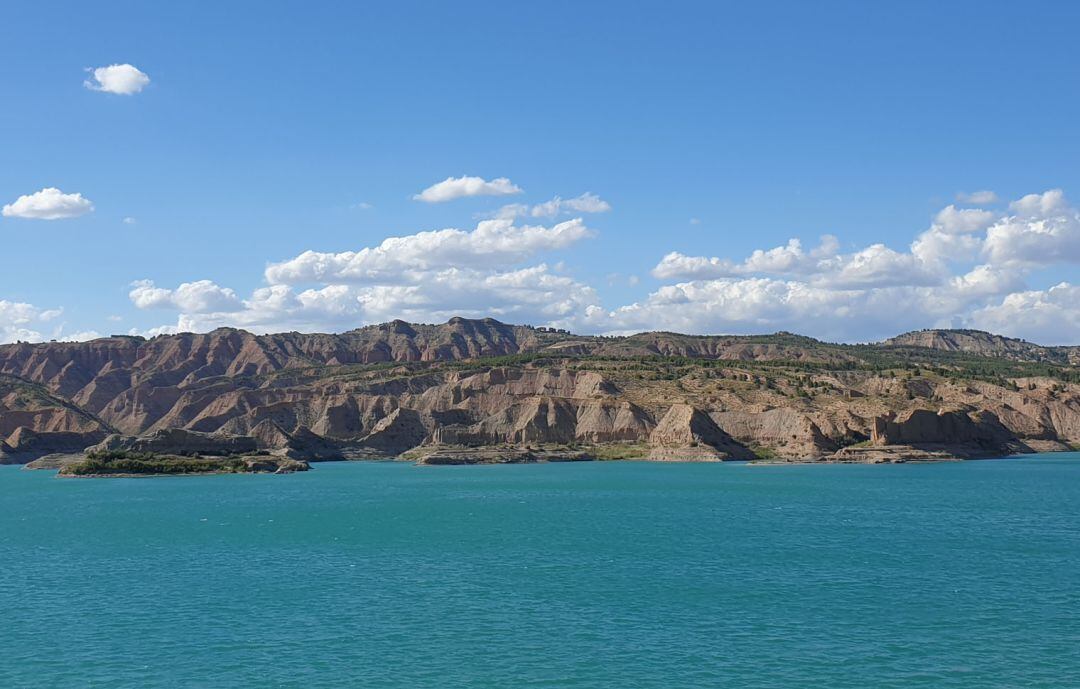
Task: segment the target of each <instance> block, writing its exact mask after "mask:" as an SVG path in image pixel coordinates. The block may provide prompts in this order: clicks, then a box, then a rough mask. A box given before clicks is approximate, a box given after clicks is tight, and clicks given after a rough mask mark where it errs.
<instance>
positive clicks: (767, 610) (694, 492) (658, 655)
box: [0, 453, 1080, 689]
mask: <svg viewBox="0 0 1080 689" xmlns="http://www.w3.org/2000/svg"><path fill="white" fill-rule="evenodd" d="M0 566H2V570H0V571H2V572H3V579H2V582H0V634H2V644H3V647H2V651H0V686H2V687H402V688H413V687H507V688H509V687H515V688H516V687H618V688H623V687H657V688H660V687H663V688H665V689H668V688H675V687H770V688H771V687H784V688H787V687H833V688H836V687H852V688H856V687H857V688H858V689H865V688H867V687H886V688H887V687H935V688H937V687H980V688H982V687H1024V688H1031V687H1068V688H1070V689H1075V688H1076V687H1080V454H1077V453H1069V454H1055V455H1036V456H1028V457H1022V458H1016V459H1007V460H994V461H982V462H966V463H949V464H934V465H915V464H908V465H889V466H844V465H827V466H775V467H773V466H749V465H744V464H649V463H626V462H612V463H580V464H544V465H516V466H476V467H416V466H412V465H409V464H404V463H332V464H318V465H315V468H314V470H312V471H310V472H307V473H304V474H294V475H290V476H243V475H236V476H207V477H183V478H154V479H97V480H95V479H57V478H54V475H53V473H52V472H43V471H36V472H35V471H22V470H20V469H18V468H15V467H0Z"/></svg>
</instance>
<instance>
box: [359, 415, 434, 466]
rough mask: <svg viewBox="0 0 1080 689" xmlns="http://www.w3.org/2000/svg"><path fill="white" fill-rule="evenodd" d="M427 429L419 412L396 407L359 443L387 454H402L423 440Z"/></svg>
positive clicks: (426, 434)
mask: <svg viewBox="0 0 1080 689" xmlns="http://www.w3.org/2000/svg"><path fill="white" fill-rule="evenodd" d="M427 436H428V429H427V427H426V426H424V422H423V420H422V419H421V418H420V413H419V412H417V411H416V410H414V409H405V408H404V407H398V408H397V409H395V410H394V411H392V412H390V413H389V414H388V415H386V416H385V417H384V418H382V419H380V420H379V422H378V423H376V424H375V427H374V428H373V429H372V430H371V433H368V434H367V435H365V436H364V437H363V439H362V440H361V441H360V444H361V445H363V446H365V447H369V448H374V449H376V450H380V451H382V452H384V453H386V454H387V455H388V456H395V455H399V454H402V453H404V452H406V451H408V450H411V449H412V448H414V447H417V446H418V445H420V444H421V443H423V442H424V439H425V438H426V437H427Z"/></svg>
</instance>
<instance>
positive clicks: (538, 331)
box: [0, 318, 1080, 466]
mask: <svg viewBox="0 0 1080 689" xmlns="http://www.w3.org/2000/svg"><path fill="white" fill-rule="evenodd" d="M1078 351H1080V349H1078V348H1076V347H1041V346H1039V345H1033V344H1031V343H1027V342H1023V341H1020V340H1012V339H1009V338H1003V337H1000V336H996V335H991V334H989V333H979V332H977V331H941V330H938V331H922V332H918V333H908V334H906V335H901V336H898V337H896V338H893V339H892V340H889V341H886V342H884V343H880V344H866V345H840V344H831V343H827V342H821V341H818V340H814V339H812V338H808V337H801V336H797V335H792V334H790V333H777V334H774V335H762V336H740V337H736V336H695V335H680V334H676V333H667V332H651V333H641V334H638V335H631V336H625V337H605V336H579V335H574V334H571V333H567V332H565V331H557V330H553V329H549V328H533V327H530V326H514V325H506V324H504V323H500V322H498V321H496V320H493V319H482V320H470V319H464V318H453V319H451V320H450V321H449V322H447V323H445V324H441V325H421V324H409V323H405V322H402V321H393V322H391V323H385V324H381V325H373V326H368V327H364V328H360V329H357V330H353V331H349V332H346V333H342V334H337V335H333V334H301V333H296V332H293V333H279V334H272V335H253V334H251V333H248V332H245V331H242V330H234V329H225V328H223V329H219V330H215V331H213V332H210V333H206V334H192V333H182V334H178V335H162V336H158V337H154V338H151V339H144V338H141V337H128V336H114V337H108V338H101V339H98V340H92V341H89V342H81V343H64V342H49V343H43V344H26V343H16V344H11V345H2V346H0V463H16V464H26V463H30V462H34V465H35V466H42V465H46V466H55V464H56V463H55V462H54V461H52V460H50V459H49V457H50V456H51V455H56V454H61V455H64V456H72V455H78V454H79V453H82V452H83V451H85V450H87V449H88V448H93V447H95V446H97V449H98V450H99V451H132V452H161V453H168V454H174V455H200V456H226V455H236V454H239V453H251V452H256V453H261V454H263V455H265V456H272V457H283V458H288V459H295V460H298V461H322V460H334V459H365V458H397V457H402V456H405V457H409V458H415V459H416V460H418V461H421V462H428V463H471V462H498V461H540V460H555V459H605V458H635V459H653V460H679V461H723V460H732V459H753V458H759V459H770V460H800V461H806V460H819V461H860V462H862V461H865V462H879V461H905V460H913V459H944V458H975V457H991V456H1002V455H1006V454H1013V453H1022V452H1030V451H1049V450H1065V449H1069V447H1070V444H1075V443H1078V442H1080V384H1078V382H1080V370H1078V368H1077V352H1078ZM42 458H45V459H44V460H42Z"/></svg>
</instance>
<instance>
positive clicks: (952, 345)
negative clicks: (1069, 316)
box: [882, 330, 1080, 365]
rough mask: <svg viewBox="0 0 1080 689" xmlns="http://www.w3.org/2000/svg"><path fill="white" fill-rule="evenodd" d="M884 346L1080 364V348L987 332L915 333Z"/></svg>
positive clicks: (905, 335)
mask: <svg viewBox="0 0 1080 689" xmlns="http://www.w3.org/2000/svg"><path fill="white" fill-rule="evenodd" d="M882 344H884V345H891V346H901V347H926V348H929V349H939V350H942V351H947V352H969V353H972V354H979V355H981V356H987V357H998V358H1002V359H1011V360H1013V361H1039V362H1046V363H1054V364H1062V365H1067V364H1072V365H1077V364H1080V346H1073V347H1044V346H1042V345H1037V344H1032V343H1031V342H1028V341H1026V340H1018V339H1015V338H1012V337H1003V336H1001V335H994V334H993V333H988V332H985V331H983V330H915V331H912V332H909V333H904V334H903V335H897V336H896V337H894V338H891V339H888V340H885V341H884V342H883V343H882Z"/></svg>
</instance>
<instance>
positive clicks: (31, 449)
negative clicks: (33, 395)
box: [0, 426, 105, 464]
mask: <svg viewBox="0 0 1080 689" xmlns="http://www.w3.org/2000/svg"><path fill="white" fill-rule="evenodd" d="M104 436H105V434H104V433H103V432H102V431H99V430H94V431H86V432H79V431H52V432H49V431H46V432H38V431H35V430H33V429H30V428H27V427H26V426H20V427H19V428H16V429H15V431H14V432H13V433H12V434H11V435H9V436H8V437H7V439H5V440H3V441H0V464H25V463H27V462H31V461H33V460H35V459H38V458H39V457H44V456H45V455H51V454H58V453H70V452H81V451H82V450H83V449H84V448H86V447H89V446H91V445H93V444H95V443H98V442H100V441H101V440H102V438H104Z"/></svg>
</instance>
